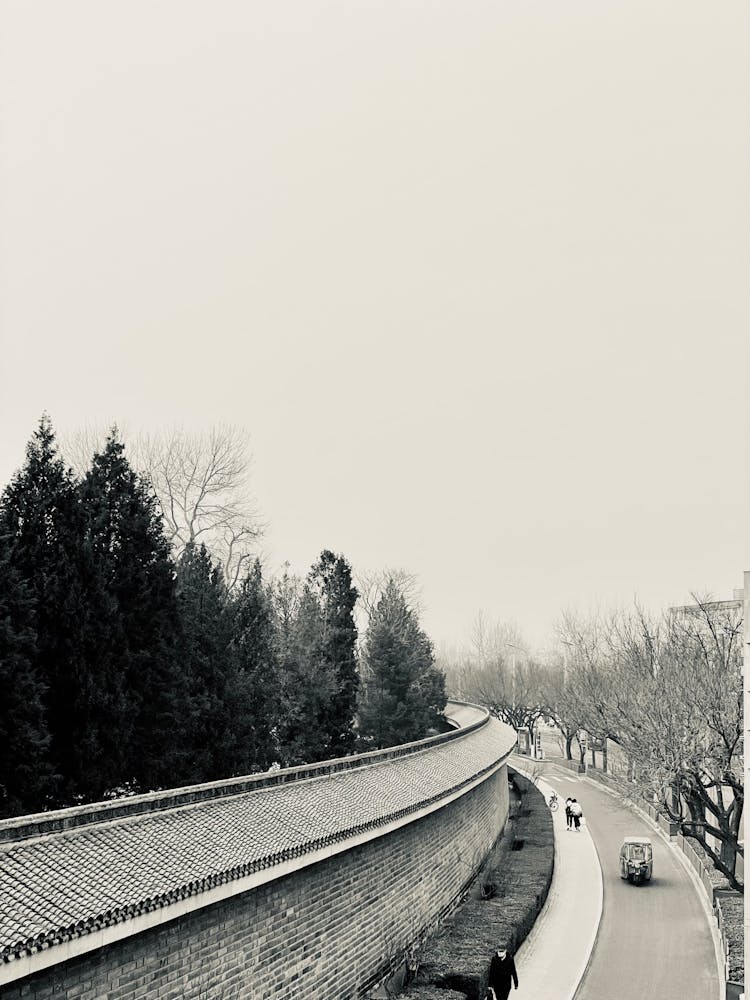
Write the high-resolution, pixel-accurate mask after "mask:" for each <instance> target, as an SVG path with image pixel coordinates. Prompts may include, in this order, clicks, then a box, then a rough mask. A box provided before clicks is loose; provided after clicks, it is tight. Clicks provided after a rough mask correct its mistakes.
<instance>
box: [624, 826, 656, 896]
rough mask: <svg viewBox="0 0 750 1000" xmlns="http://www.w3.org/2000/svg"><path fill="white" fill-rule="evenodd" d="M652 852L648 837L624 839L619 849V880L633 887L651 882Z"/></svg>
mask: <svg viewBox="0 0 750 1000" xmlns="http://www.w3.org/2000/svg"><path fill="white" fill-rule="evenodd" d="M653 860H654V852H653V848H652V847H651V841H650V840H649V839H648V837H626V838H625V840H624V841H623V842H622V847H621V848H620V878H626V879H627V880H628V882H632V883H633V884H634V885H640V884H641V882H650V881H651V872H652V869H653Z"/></svg>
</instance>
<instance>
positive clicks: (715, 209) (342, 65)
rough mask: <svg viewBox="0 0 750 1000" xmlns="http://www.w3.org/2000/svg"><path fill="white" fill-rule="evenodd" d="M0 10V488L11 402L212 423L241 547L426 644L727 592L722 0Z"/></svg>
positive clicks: (734, 229) (747, 156) (749, 129)
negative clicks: (249, 514) (345, 582)
mask: <svg viewBox="0 0 750 1000" xmlns="http://www.w3.org/2000/svg"><path fill="white" fill-rule="evenodd" d="M0 11H1V14H0V102H1V105H0V128H1V129H2V133H1V134H0V147H1V148H2V157H1V159H0V199H1V201H0V268H1V272H2V273H1V284H0V287H1V289H2V290H1V293H0V309H1V313H0V320H1V323H2V326H1V333H2V345H1V347H2V350H1V352H0V365H2V384H1V386H0V395H1V397H2V399H1V402H0V419H1V420H2V435H1V440H0V484H3V485H4V484H5V483H6V482H7V481H8V479H9V478H10V476H11V475H12V473H13V471H14V469H15V468H17V467H18V466H19V465H20V464H21V463H22V461H23V455H24V447H25V443H26V441H27V440H28V438H29V436H30V435H31V433H32V432H33V430H34V427H35V426H36V423H37V421H38V419H39V416H40V414H41V412H42V411H43V410H47V411H48V412H49V413H50V415H51V417H52V420H53V423H54V425H55V427H56V428H57V429H58V430H59V431H60V432H63V431H69V430H71V429H73V428H75V427H77V426H80V425H81V424H84V423H101V422H105V421H115V420H116V421H118V422H120V423H121V424H122V423H124V424H126V425H127V426H128V427H130V428H132V429H134V430H135V429H138V428H144V429H155V428H157V427H163V426H166V425H173V424H181V425H183V426H185V427H187V428H196V429H200V428H204V427H208V426H210V425H211V424H213V423H215V422H217V421H220V420H221V421H227V422H230V423H235V424H239V425H241V426H243V427H245V428H247V430H248V431H249V432H250V434H251V436H252V449H253V453H254V456H255V462H254V479H253V486H254V492H255V496H256V498H257V502H258V504H259V506H260V508H261V510H262V511H263V514H264V516H265V517H266V519H267V520H268V522H269V530H268V533H267V536H266V539H265V543H264V545H265V551H266V553H267V555H268V557H269V559H270V561H271V563H273V564H276V565H278V564H280V563H281V562H283V561H284V560H289V562H290V563H291V565H292V568H293V569H295V570H296V571H298V572H302V573H304V572H306V571H307V569H308V568H309V566H310V564H311V563H312V562H313V560H314V559H315V558H316V556H317V555H318V554H319V552H320V550H321V549H322V548H324V547H325V548H331V549H333V550H334V551H336V552H341V553H343V554H344V555H345V556H346V557H347V558H348V559H349V561H350V562H351V563H352V564H353V566H354V568H355V570H357V569H377V568H379V567H383V566H398V567H404V568H406V569H408V570H410V571H412V572H414V573H416V574H417V575H418V576H419V578H420V580H421V583H422V587H423V598H424V605H425V609H424V617H423V621H424V624H425V627H426V628H427V631H428V632H429V633H430V635H431V636H432V637H433V639H434V640H435V641H436V642H438V643H453V642H460V641H461V640H462V639H463V638H465V637H468V634H469V632H470V629H471V623H472V620H473V619H474V618H475V617H476V614H477V612H478V611H479V610H480V609H481V610H483V611H484V613H485V615H486V616H488V617H491V618H496V619H512V620H515V621H516V622H517V623H518V624H519V625H520V627H521V628H522V629H523V631H524V633H525V635H526V636H527V638H528V640H529V642H532V643H535V644H541V643H544V642H545V641H546V639H547V637H548V635H549V634H550V632H551V629H552V626H553V623H554V621H555V618H556V617H557V616H558V615H559V613H560V612H561V611H562V610H563V609H564V608H572V607H577V608H580V609H588V608H591V607H593V606H595V605H610V604H613V603H618V602H628V601H631V600H632V599H633V597H634V596H638V597H639V598H640V600H642V601H643V602H645V603H646V604H649V605H653V606H657V607H659V606H665V605H668V604H674V603H685V602H686V601H687V600H688V599H689V592H690V590H691V589H697V590H700V591H711V592H712V593H713V594H714V595H715V596H717V597H726V596H731V592H732V589H733V588H735V587H740V586H741V585H742V571H743V569H746V568H748V566H747V565H745V563H746V562H747V558H746V557H747V555H748V551H747V545H746V542H747V537H746V534H745V528H746V526H747V521H748V519H747V485H748V484H747V469H748V461H747V441H748V434H747V431H748V427H747V419H746V414H747V407H746V405H745V399H746V398H747V393H748V375H749V374H750V346H749V341H750V333H749V329H750V327H749V324H748V320H749V319H750V292H749V287H750V282H749V281H748V276H750V196H749V189H750V181H749V178H750V115H749V114H748V94H750V44H749V42H750V7H748V5H747V3H746V2H744V0H743V2H741V0H722V2H721V3H706V2H705V0H627V2H625V0H623V2H620V0H609V2H606V3H603V2H602V0H590V2H583V0H578V2H577V0H571V2H565V3H561V2H560V0H536V2H523V3H520V2H516V0H493V2H479V0H477V2H466V0H454V2H436V0H424V2H415V0H412V2H409V0H398V2H396V0H394V2H386V0H373V2H364V0H346V2H344V0H339V2H326V0H288V2H283V0H280V2H275V0H274V2H272V0H267V2H264V3H260V2H252V0H223V2H221V0H205V2H187V0H169V2H165V0H162V2H158V0H157V2H155V0H143V2H138V0H105V2H103V0H90V2H80V0H65V2H64V3H61V2H59V0H50V2H46V3H41V2H34V0H18V2H7V0H5V2H2V4H1V5H0Z"/></svg>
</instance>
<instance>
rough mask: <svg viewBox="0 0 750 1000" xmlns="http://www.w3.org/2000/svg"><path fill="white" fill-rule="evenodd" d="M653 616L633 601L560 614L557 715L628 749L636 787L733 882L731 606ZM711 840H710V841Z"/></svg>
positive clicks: (736, 739)
mask: <svg viewBox="0 0 750 1000" xmlns="http://www.w3.org/2000/svg"><path fill="white" fill-rule="evenodd" d="M694 600H695V602H696V603H695V604H694V605H693V606H691V607H690V608H687V609H680V610H679V612H678V613H669V614H667V615H664V616H663V617H662V618H661V619H652V618H650V617H649V616H647V615H646V614H645V613H644V611H643V610H642V609H640V608H638V607H636V608H635V610H634V611H633V612H629V613H625V612H618V613H614V614H611V615H609V616H606V617H605V616H594V617H591V618H588V619H581V618H575V617H574V616H571V615H569V616H567V617H566V618H565V619H564V620H563V623H562V626H561V630H560V631H561V635H564V636H565V637H566V638H565V639H564V640H563V641H565V642H566V645H567V646H568V647H570V648H572V650H573V652H572V655H571V657H570V662H569V666H568V670H567V679H566V691H565V693H566V696H569V697H572V702H573V705H574V706H577V708H576V707H573V706H571V702H570V700H569V701H567V703H566V702H565V701H563V702H562V705H563V709H564V711H565V714H566V721H570V720H571V719H572V718H573V717H574V716H575V721H576V722H577V723H578V724H579V725H581V726H583V728H585V729H586V730H587V731H588V732H590V733H591V734H592V735H593V736H599V737H604V736H606V737H609V738H610V739H612V740H614V741H615V742H617V743H618V744H619V745H620V746H621V747H622V748H623V749H624V750H625V752H626V753H627V754H628V757H629V758H630V761H631V763H632V767H633V771H632V773H633V776H634V777H635V778H636V780H637V783H638V785H639V786H640V788H641V790H642V791H643V792H644V793H645V794H647V796H648V797H649V798H650V799H651V800H652V801H654V802H658V804H659V806H660V808H661V809H662V810H663V811H664V812H665V813H666V814H667V815H669V816H670V817H671V818H672V819H673V820H674V821H676V822H677V823H679V825H680V830H681V832H682V833H683V834H684V835H685V836H686V837H689V838H692V839H693V840H695V841H697V842H698V843H699V844H700V845H701V846H702V847H703V849H704V850H705V852H706V853H707V854H708V856H709V857H710V858H711V860H712V861H713V863H714V865H715V866H716V868H717V869H718V870H719V871H721V872H722V873H723V874H724V875H725V876H726V877H727V879H728V880H729V881H730V883H731V884H732V885H733V886H734V887H735V888H742V885H743V883H742V880H741V878H740V877H739V876H738V874H737V871H736V858H737V855H738V854H739V855H741V854H742V853H743V848H742V844H741V842H740V839H739V830H740V823H741V819H742V811H743V805H744V784H743V776H742V768H741V764H740V759H739V758H740V748H741V737H742V682H741V672H740V671H741V667H740V657H741V651H740V650H741V638H740V636H741V629H742V620H741V615H740V612H739V611H738V610H736V609H727V608H725V607H723V606H721V605H720V604H718V605H717V604H716V603H715V602H711V601H709V600H707V599H703V600H701V599H699V598H697V597H694ZM717 845H718V846H717Z"/></svg>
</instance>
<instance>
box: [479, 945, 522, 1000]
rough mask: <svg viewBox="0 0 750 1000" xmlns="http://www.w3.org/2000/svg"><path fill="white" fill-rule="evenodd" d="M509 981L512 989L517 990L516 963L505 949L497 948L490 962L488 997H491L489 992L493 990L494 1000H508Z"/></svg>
mask: <svg viewBox="0 0 750 1000" xmlns="http://www.w3.org/2000/svg"><path fill="white" fill-rule="evenodd" d="M511 981H512V982H513V986H514V988H515V989H518V974H517V972H516V963H515V962H514V961H513V956H512V955H509V954H508V951H507V949H506V948H498V949H497V951H496V952H495V954H494V955H493V956H492V961H491V962H490V978H489V980H488V982H487V987H488V990H487V992H488V994H489V996H490V997H491V996H492V993H489V991H490V990H493V991H494V995H495V1000H508V994H509V993H510V984H511Z"/></svg>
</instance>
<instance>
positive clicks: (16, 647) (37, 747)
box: [0, 536, 50, 817]
mask: <svg viewBox="0 0 750 1000" xmlns="http://www.w3.org/2000/svg"><path fill="white" fill-rule="evenodd" d="M34 622H35V616H34V601H33V597H32V596H31V592H30V590H29V588H28V587H27V585H26V584H25V583H24V581H23V580H22V579H21V578H20V576H19V574H18V571H17V570H16V569H15V568H14V567H13V564H12V562H11V558H10V546H9V539H8V538H7V536H4V537H2V538H0V691H2V697H1V698H0V817H3V816H15V815H18V814H19V813H24V812H37V811H39V810H41V809H42V808H43V806H44V805H45V798H46V795H47V794H48V792H49V788H48V782H49V776H50V767H49V762H48V760H47V749H48V746H49V734H48V732H47V724H46V719H45V717H44V710H43V705H42V696H43V694H44V687H43V685H42V681H41V678H40V676H39V671H38V669H37V665H36V630H35V627H34Z"/></svg>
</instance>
